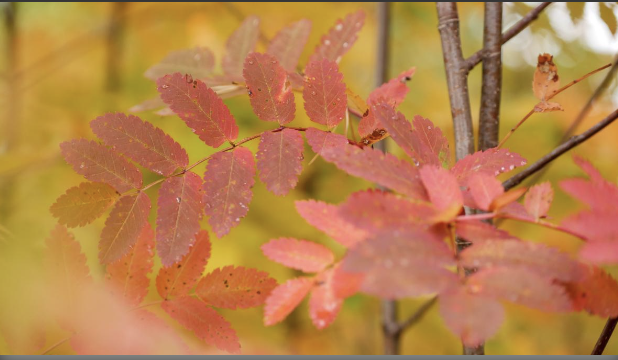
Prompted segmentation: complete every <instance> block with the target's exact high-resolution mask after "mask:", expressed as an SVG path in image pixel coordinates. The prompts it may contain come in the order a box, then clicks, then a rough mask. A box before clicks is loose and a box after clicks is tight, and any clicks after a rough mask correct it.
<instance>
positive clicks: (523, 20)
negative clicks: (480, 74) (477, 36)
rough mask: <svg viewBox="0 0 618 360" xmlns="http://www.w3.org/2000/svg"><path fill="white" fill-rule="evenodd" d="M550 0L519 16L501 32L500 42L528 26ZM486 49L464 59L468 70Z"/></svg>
mask: <svg viewBox="0 0 618 360" xmlns="http://www.w3.org/2000/svg"><path fill="white" fill-rule="evenodd" d="M550 4H551V2H544V3H542V4H541V5H539V6H537V7H536V8H534V9H533V10H532V11H530V12H529V13H528V14H526V16H524V17H523V18H521V20H519V21H518V22H517V23H515V25H513V26H511V27H510V28H509V29H508V30H507V31H505V32H504V34H502V44H503V45H504V44H505V43H506V42H507V41H509V40H511V39H512V38H513V37H515V35H517V34H519V33H520V32H521V31H522V30H523V29H525V28H526V27H528V25H530V23H531V22H533V21H534V20H536V19H537V18H538V17H539V15H540V14H541V12H542V11H543V10H545V8H546V7H548V6H549V5H550ZM485 51H487V49H486V48H483V49H481V50H479V51H477V52H475V53H474V54H472V55H470V57H469V58H467V59H466V70H467V71H468V72H469V71H470V70H472V69H474V67H475V66H476V65H478V64H479V63H480V62H481V61H482V60H483V53H484V52H485Z"/></svg>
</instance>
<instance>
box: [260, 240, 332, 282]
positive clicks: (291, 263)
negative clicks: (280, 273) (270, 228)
mask: <svg viewBox="0 0 618 360" xmlns="http://www.w3.org/2000/svg"><path fill="white" fill-rule="evenodd" d="M261 249H262V252H263V253H264V255H266V257H268V258H269V259H270V260H272V261H276V262H278V263H279V264H282V265H284V266H287V267H289V268H292V269H297V270H300V271H304V272H307V273H312V272H320V271H322V270H324V269H325V268H326V267H327V266H328V265H330V264H332V263H333V261H334V260H335V255H333V253H332V251H330V250H329V249H328V248H327V247H326V246H324V245H321V244H317V243H314V242H311V241H307V240H297V239H293V238H280V239H273V240H270V241H269V242H267V243H266V244H264V245H262V247H261Z"/></svg>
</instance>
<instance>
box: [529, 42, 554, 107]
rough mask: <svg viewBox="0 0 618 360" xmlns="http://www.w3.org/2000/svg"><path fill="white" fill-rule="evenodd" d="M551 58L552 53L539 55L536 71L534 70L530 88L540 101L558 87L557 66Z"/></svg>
mask: <svg viewBox="0 0 618 360" xmlns="http://www.w3.org/2000/svg"><path fill="white" fill-rule="evenodd" d="M553 58H554V57H553V56H552V55H550V54H547V53H545V54H541V55H539V59H538V62H537V65H536V71H535V72H534V80H533V81H532V90H533V91H534V96H536V97H537V98H538V99H539V100H541V101H545V100H546V99H547V98H548V97H549V96H551V95H552V94H553V93H554V92H556V90H558V89H559V88H560V78H559V77H558V68H557V67H556V65H555V64H554V62H553V61H552V60H553Z"/></svg>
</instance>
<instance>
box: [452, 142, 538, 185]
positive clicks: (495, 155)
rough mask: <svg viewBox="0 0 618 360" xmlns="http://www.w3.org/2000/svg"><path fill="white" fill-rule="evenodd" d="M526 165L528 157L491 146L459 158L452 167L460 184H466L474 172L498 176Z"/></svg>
mask: <svg viewBox="0 0 618 360" xmlns="http://www.w3.org/2000/svg"><path fill="white" fill-rule="evenodd" d="M523 165H526V159H524V158H522V157H521V156H520V155H518V154H515V153H513V152H510V151H509V150H507V149H496V148H491V149H487V150H485V151H477V152H475V153H474V154H472V155H468V156H466V157H465V158H463V159H461V160H459V161H458V162H457V163H456V164H455V166H453V168H452V169H451V173H452V174H453V175H455V176H456V177H457V180H458V181H459V183H460V184H462V185H465V184H466V183H467V181H468V179H469V178H470V176H472V175H473V174H474V173H483V174H487V175H493V176H498V175H499V174H501V173H504V172H507V171H510V170H513V169H515V168H516V167H518V166H523Z"/></svg>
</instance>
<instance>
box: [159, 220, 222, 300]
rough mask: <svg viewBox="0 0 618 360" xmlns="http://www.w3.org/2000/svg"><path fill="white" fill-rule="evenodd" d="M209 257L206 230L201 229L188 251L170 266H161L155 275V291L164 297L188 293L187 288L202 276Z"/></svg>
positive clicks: (208, 242)
mask: <svg viewBox="0 0 618 360" xmlns="http://www.w3.org/2000/svg"><path fill="white" fill-rule="evenodd" d="M209 258H210V241H209V239H208V231H206V230H201V231H200V232H198V233H197V235H196V236H195V243H194V244H193V246H191V248H190V249H189V253H188V254H187V255H185V256H184V257H183V258H182V259H181V260H180V261H178V262H176V263H174V264H173V265H172V266H168V267H162V268H161V269H160V270H159V274H158V275H157V292H158V293H159V295H161V297H162V298H164V299H169V298H172V297H179V296H184V295H188V294H189V290H191V289H192V288H193V286H194V285H195V284H196V283H197V281H198V280H199V279H200V278H201V277H202V273H203V272H204V269H205V268H206V264H207V263H208V259H209Z"/></svg>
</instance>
